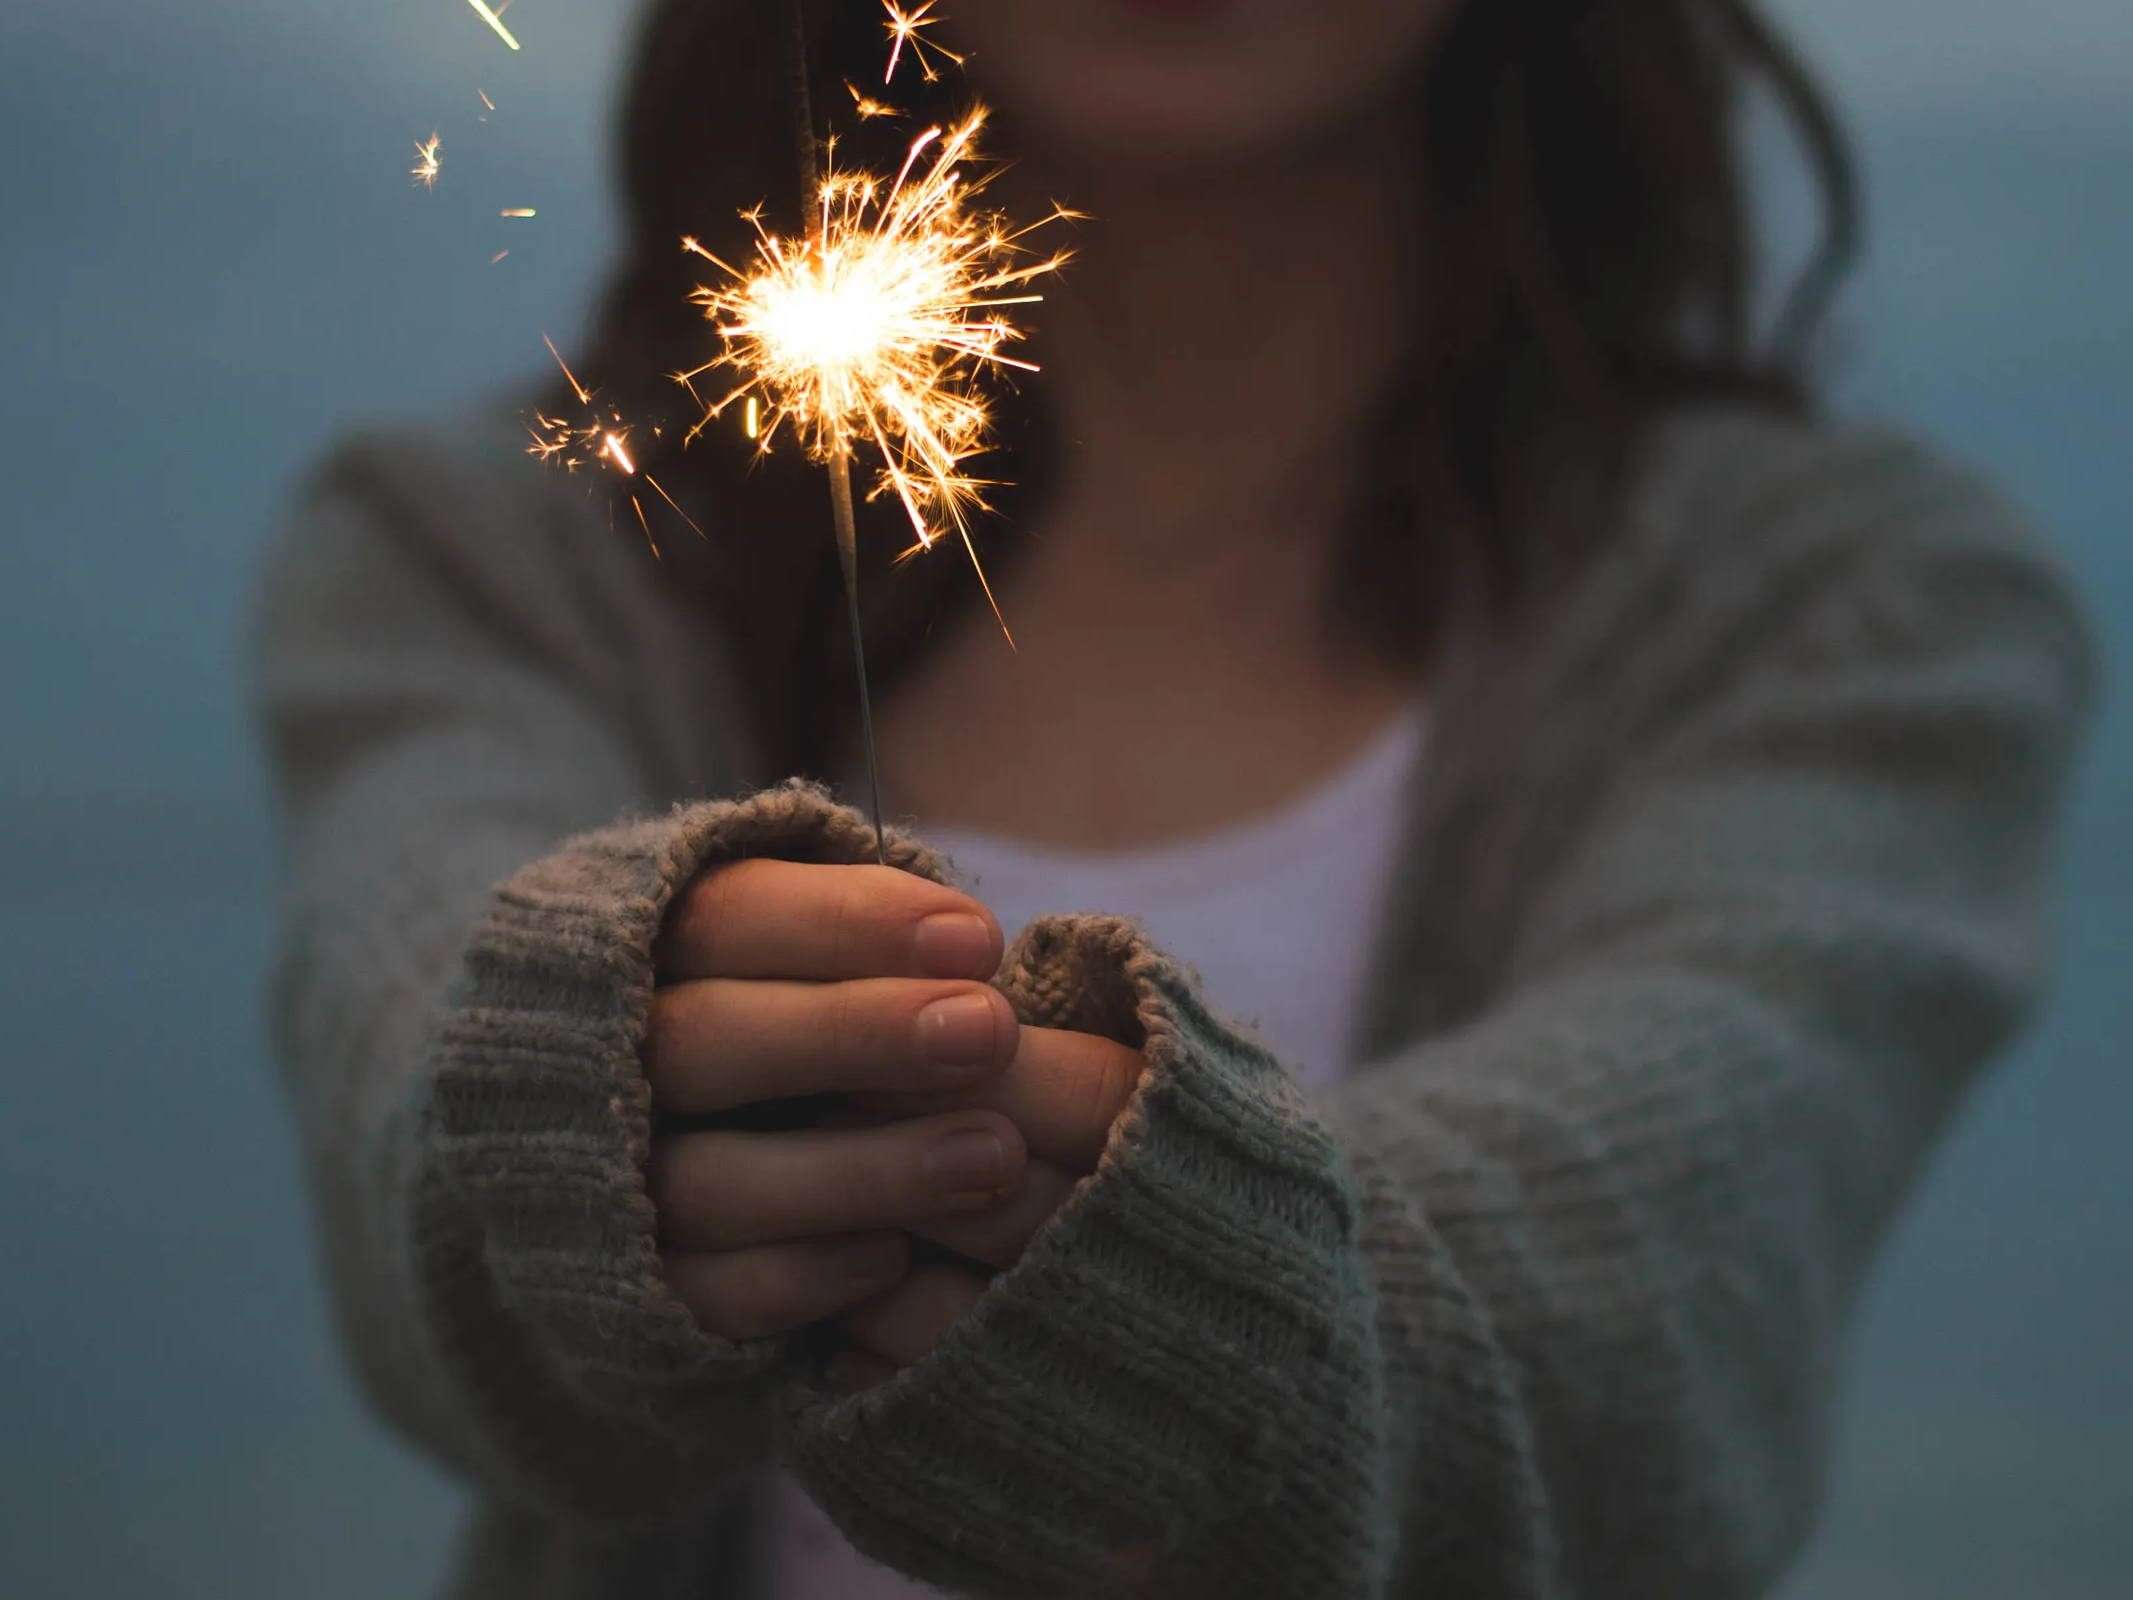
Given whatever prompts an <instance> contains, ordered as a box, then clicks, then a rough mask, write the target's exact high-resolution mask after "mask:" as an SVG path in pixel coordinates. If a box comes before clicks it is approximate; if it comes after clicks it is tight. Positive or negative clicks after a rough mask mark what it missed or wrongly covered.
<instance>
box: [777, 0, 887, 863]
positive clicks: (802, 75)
mask: <svg viewBox="0 0 2133 1600" xmlns="http://www.w3.org/2000/svg"><path fill="white" fill-rule="evenodd" d="M805 3H806V0H787V6H786V10H787V13H788V15H789V16H790V17H791V19H792V27H791V30H790V34H789V37H790V40H791V44H792V78H793V109H794V113H795V115H796V116H797V118H798V124H797V132H798V134H799V145H800V183H801V190H802V197H803V201H804V203H805V205H806V206H807V210H808V214H809V215H810V216H811V217H812V218H813V219H814V220H813V221H812V222H811V223H810V224H809V229H810V232H811V234H812V238H813V243H814V245H815V247H816V248H817V249H819V248H820V247H821V245H822V234H823V224H822V211H821V208H820V207H819V206H817V205H816V203H815V197H816V196H817V195H818V194H819V193H820V192H821V189H822V154H821V148H820V146H818V145H817V144H816V143H815V112H814V97H813V95H812V93H811V92H810V91H809V88H808V54H807V15H806V11H805ZM828 466H829V480H830V514H831V516H832V517H833V518H834V519H835V521H836V528H837V564H838V566H839V567H840V568H841V569H842V571H843V574H844V612H845V620H846V622H847V623H848V624H849V625H850V628H851V633H852V670H853V672H854V673H855V674H856V675H857V677H858V681H859V734H860V740H861V743H862V744H863V745H864V746H865V749H866V763H867V789H868V794H869V799H870V800H871V802H872V804H873V810H874V859H875V860H876V861H877V862H879V863H880V864H881V865H883V866H887V865H888V864H889V855H888V847H887V846H886V844H885V843H884V842H883V834H882V831H881V765H880V763H879V761H878V760H877V759H876V758H875V754H874V707H873V704H872V702H871V699H870V697H869V695H868V693H867V655H866V640H865V638H864V636H863V634H862V633H861V630H860V626H859V530H858V523H857V519H856V518H855V517H854V515H853V512H852V448H851V445H850V444H849V443H848V442H844V441H841V440H840V442H839V444H838V446H837V448H836V449H835V450H834V451H832V452H831V454H830V458H829V462H828Z"/></svg>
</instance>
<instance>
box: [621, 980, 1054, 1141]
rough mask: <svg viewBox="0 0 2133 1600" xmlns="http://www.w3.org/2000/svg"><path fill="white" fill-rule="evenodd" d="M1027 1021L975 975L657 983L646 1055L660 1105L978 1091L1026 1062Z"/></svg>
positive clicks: (696, 1109) (692, 1109)
mask: <svg viewBox="0 0 2133 1600" xmlns="http://www.w3.org/2000/svg"><path fill="white" fill-rule="evenodd" d="M1020 1031H1021V1029H1020V1025H1019V1024H1018V1023H1017V1022H1016V1021H1015V1013H1014V1008H1013V1007H1011V1006H1010V1005H1008V1003H1007V999H1006V997H1005V996H1004V995H1002V994H1001V993H1000V992H999V991H998V990H996V989H992V988H989V987H987V986H986V985H984V984H982V983H975V982H971V981H969V980H967V979H966V980H962V981H952V980H943V979H938V978H936V979H922V978H921V979H912V978H856V979H852V980H850V981H849V982H844V983H792V982H783V981H779V980H776V979H770V978H700V979H696V980H693V981H691V982H688V983H677V984H673V985H671V986H669V987H667V988H664V989H660V990H657V991H656V992H654V994H653V995H652V1003H651V1009H650V1010H649V1012H648V1013H647V1015H646V1024H645V1038H644V1046H643V1051H642V1056H643V1061H644V1072H645V1077H646V1079H647V1080H648V1081H649V1082H650V1084H651V1086H652V1102H653V1104H654V1105H656V1106H658V1107H659V1108H660V1109H661V1110H662V1111H673V1112H682V1113H702V1112H712V1111H724V1110H727V1109H728V1108H730V1107H733V1106H741V1105H750V1104H753V1103H755V1102H757V1101H762V1100H777V1099H784V1098H788V1097H790V1096H794V1095H805V1094H819V1093H824V1092H828V1091H831V1090H838V1089H890V1088H900V1089H912V1088H925V1089H938V1088H943V1087H968V1086H969V1085H970V1084H972V1083H974V1082H977V1081H979V1080H981V1079H983V1078H986V1077H989V1076H991V1075H992V1074H994V1073H996V1072H999V1071H1000V1070H1001V1069H1002V1068H1004V1067H1005V1066H1006V1065H1007V1064H1008V1062H1009V1061H1011V1060H1012V1059H1013V1058H1014V1054H1015V1047H1016V1038H1017V1035H1018V1034H1019V1033H1020Z"/></svg>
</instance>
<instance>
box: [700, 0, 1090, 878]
mask: <svg viewBox="0 0 2133 1600" xmlns="http://www.w3.org/2000/svg"><path fill="white" fill-rule="evenodd" d="M887 3H888V11H889V16H890V19H891V20H890V33H891V35H892V36H893V37H894V38H895V40H896V44H897V48H898V49H899V50H900V49H901V47H902V45H903V44H904V43H905V42H906V41H907V40H908V41H909V42H910V43H911V44H912V46H913V53H914V55H919V53H920V51H921V50H935V51H938V52H939V53H940V54H941V55H943V56H944V57H946V58H947V59H949V60H957V59H959V58H957V57H954V56H952V55H950V54H949V53H948V52H946V51H944V50H940V47H939V46H936V45H932V44H931V43H930V42H928V41H924V40H921V39H920V38H919V37H918V34H917V30H918V29H919V28H921V27H924V26H926V25H927V24H928V23H930V22H931V21H932V20H934V19H932V18H931V17H930V16H929V15H928V13H929V12H930V11H931V9H932V8H931V5H930V3H929V4H925V5H920V6H918V7H916V8H915V9H914V10H912V11H909V12H906V11H903V10H900V9H899V8H898V7H897V6H896V5H895V4H894V3H893V0H887ZM792 20H793V39H794V49H795V62H796V77H797V80H798V99H799V103H798V113H799V119H800V157H801V168H802V174H803V178H804V192H805V193H806V194H807V195H808V196H809V198H810V207H811V214H810V224H809V232H808V237H807V238H806V240H805V241H791V240H786V239H783V238H781V237H779V236H778V235H777V234H775V233H772V232H771V231H770V230H769V229H768V228H766V227H765V226H764V224H763V221H762V216H761V213H760V211H757V212H749V213H743V215H744V217H745V218H746V220H747V221H748V222H749V223H750V225H751V226H752V227H753V228H754V229H755V234H756V261H755V264H754V267H753V270H752V271H745V272H744V271H742V270H741V269H739V268H737V267H734V266H732V265H730V264H729V263H727V262H724V261H721V260H720V259H719V258H718V257H717V256H715V255H713V254H712V253H711V252H710V251H708V250H706V249H705V248H704V247H703V246H702V245H701V244H699V243H698V242H697V241H696V240H694V239H684V240H683V241H682V245H683V248H684V249H686V250H688V251H690V252H692V253H694V254H696V255H699V256H701V257H703V258H704V259H705V260H706V261H708V262H710V263H711V264H712V265H714V266H716V267H718V268H719V269H720V270H721V271H722V272H723V273H725V275H726V278H727V280H728V281H727V282H726V283H725V284H724V285H722V286H720V287H716V288H712V287H706V288H700V289H699V290H698V291H697V292H696V293H695V294H694V295H693V296H692V297H691V298H692V299H693V300H694V301H695V302H696V303H697V304H698V305H700V306H702V307H703V309H704V313H705V315H706V316H707V317H708V318H709V319H710V320H711V321H712V322H713V324H714V325H716V327H717V328H718V331H719V334H720V336H721V338H722V339H723V340H724V341H725V351H724V353H723V354H722V355H721V356H719V357H718V358H717V359H716V360H714V361H712V362H710V363H707V364H706V365H705V366H703V367H699V368H697V369H696V370H695V371H693V372H686V373H682V374H679V375H678V376H679V378H680V381H682V382H683V383H685V384H688V385H690V393H691V394H692V395H695V394H696V390H695V388H694V380H695V379H697V378H699V377H701V376H703V375H704V374H706V373H708V372H710V371H712V370H713V369H715V368H720V367H731V368H734V369H737V370H738V371H739V372H740V373H741V374H742V377H741V381H740V382H739V383H738V384H736V385H735V386H734V388H733V389H732V390H731V391H730V392H729V393H727V394H726V395H725V396H724V397H723V398H721V399H720V400H718V401H716V402H714V403H711V404H709V405H706V406H704V415H703V418H702V419H701V420H700V421H699V422H698V424H697V426H696V428H694V429H692V430H691V433H690V437H691V438H693V437H694V436H695V434H696V433H698V432H701V431H702V429H703V428H704V427H706V426H708V425H709V423H710V422H711V421H712V420H714V419H715V418H717V417H718V416H720V415H721V414H722V413H723V412H724V410H725V409H726V408H727V407H728V406H730V405H731V404H733V403H734V402H735V401H736V400H746V401H747V402H749V404H750V407H751V409H750V411H749V414H748V415H749V433H750V437H752V438H757V439H758V441H759V449H761V450H763V451H765V452H767V451H768V450H769V449H770V446H771V442H772V441H773V440H774V439H775V438H776V436H777V434H778V433H779V431H780V430H781V429H783V428H788V427H789V428H790V429H791V431H792V432H793V433H794V434H795V435H796V436H797V437H798V438H799V439H800V440H801V441H802V442H803V444H804V446H805V448H806V450H807V453H808V455H809V456H810V457H811V458H812V459H814V460H816V461H819V462H821V463H822V464H823V465H824V466H825V467H826V468H827V469H828V472H829V480H830V504H831V510H832V514H833V516H834V518H835V524H836V533H837V550H838V557H839V560H840V562H841V564H842V568H843V574H844V588H845V601H846V613H847V620H848V623H849V626H850V630H851V637H852V652H853V656H854V658H855V661H856V663H857V670H858V674H859V711H860V726H861V734H862V738H863V741H864V745H865V754H866V763H867V777H868V783H869V786H870V789H871V791H872V800H873V810H874V834H875V853H876V856H877V858H879V857H880V856H881V855H882V844H881V840H882V833H881V781H880V776H879V771H878V765H877V762H876V760H875V753H874V728H873V714H872V709H871V706H870V705H869V701H868V695H867V682H866V664H865V659H866V658H865V645H864V641H863V639H862V637H861V633H860V621H859V574H858V557H857V551H856V544H857V534H856V529H855V523H854V517H853V509H852V480H851V468H852V457H853V454H854V452H855V449H856V448H857V447H859V446H861V445H870V446H872V447H873V449H874V450H875V451H876V452H877V454H878V455H879V458H880V474H879V478H878V481H877V484H876V487H875V489H874V491H873V494H872V495H870V496H869V498H870V499H872V498H877V497H879V496H882V495H885V494H886V495H894V496H895V497H896V498H897V500H899V501H900V502H901V504H902V505H903V508H904V511H905V514H906V516H907V517H908V518H909V519H910V522H911V526H912V529H913V531H914V533H915V534H916V536H917V541H918V542H917V544H916V545H915V546H913V551H912V552H906V553H907V554H909V553H913V552H915V551H916V550H919V549H927V548H930V547H931V546H932V545H933V544H934V543H935V542H936V541H937V540H938V539H940V538H941V537H943V536H944V535H945V534H948V533H951V532H952V533H953V534H955V535H956V536H957V538H958V539H959V540H960V541H961V543H962V545H963V548H964V550H965V552H966V553H967V554H968V555H969V556H970V560H971V564H972V566H973V567H974V568H976V570H977V574H978V581H979V583H980V585H981V586H982V587H983V588H984V591H985V597H986V600H987V602H988V603H989V604H991V606H992V609H993V615H994V616H995V618H998V619H999V620H1000V626H1001V630H1002V632H1003V633H1004V632H1006V631H1007V624H1006V621H1005V619H1004V618H1000V608H999V603H998V601H997V600H996V599H995V598H994V596H993V593H992V586H991V584H990V583H988V582H987V581H986V579H985V573H984V568H983V566H982V564H981V563H979V561H978V556H977V549H976V546H975V544H974V543H973V542H972V539H971V525H970V519H971V514H972V513H973V512H975V511H978V510H982V509H984V508H985V500H984V491H985V490H986V489H987V488H990V487H995V484H994V483H992V482H991V481H990V480H987V479H983V478H979V477H976V476H973V475H972V474H971V472H970V471H969V470H968V467H967V463H968V462H969V461H970V459H971V458H972V457H973V456H976V455H978V454H981V453H982V452H983V451H984V450H985V449H986V448H988V446H989V443H990V431H991V414H990V411H989V408H988V407H987V405H986V402H985V397H984V395H983V393H982V391H981V389H980V387H979V381H978V380H979V379H980V377H981V375H983V374H985V373H987V372H989V371H993V370H996V369H1001V368H1015V369H1019V370H1022V371H1026V372H1034V371H1036V370H1037V369H1036V367H1035V366H1034V365H1033V364H1031V363H1029V362H1026V361H1020V360H1016V359H1014V358H1012V357H1010V356H1008V355H1006V354H1004V353H1003V347H1005V346H1006V345H1008V344H1009V343H1011V342H1012V341H1014V340H1016V339H1018V338H1020V337H1021V336H1022V335H1021V330H1020V329H1019V328H1017V327H1016V326H1015V325H1014V324H1013V323H1012V322H1010V321H1009V320H1008V319H1007V318H1006V317H1005V316H1004V315H1002V313H1003V312H1004V311H1005V310H1006V309H1007V308H1009V307H1012V306H1019V305H1030V304H1034V303H1036V302H1037V301H1038V300H1040V299H1041V298H1042V296H1040V295H1037V294H1032V293H1021V292H1015V291H1018V290H1022V289H1025V288H1026V286H1027V285H1028V284H1029V282H1030V281H1031V280H1032V279H1035V278H1038V277H1040V276H1042V275H1044V274H1045V273H1048V272H1051V271H1053V270H1055V269H1056V268H1058V267H1059V266H1060V265H1061V264H1062V263H1063V262H1064V261H1065V259H1066V257H1065V256H1064V254H1057V255H1053V256H1051V257H1048V258H1047V259H1044V260H1041V261H1036V262H1030V261H1028V260H1027V259H1026V258H1027V257H1028V255H1029V250H1028V248H1027V247H1026V246H1024V245H1023V243H1022V240H1023V239H1024V238H1025V237H1027V236H1028V235H1029V234H1030V233H1033V232H1035V231H1036V230H1037V229H1038V228H1041V227H1043V226H1045V225H1046V224H1047V223H1050V222H1053V221H1058V220H1062V219H1064V218H1067V217H1071V216H1072V215H1073V213H1071V212H1069V211H1066V210H1065V209H1064V208H1060V207H1055V208H1054V209H1053V211H1052V213H1051V214H1050V215H1049V216H1047V217H1045V218H1044V219H1042V220H1041V221H1040V222H1037V223H1035V224H1033V225H1032V226H1030V227H1028V228H1022V229H1019V230H1017V229H1012V228H1010V227H1009V225H1008V223H1007V222H1006V220H1005V219H1004V218H1003V217H1001V216H999V215H997V214H995V213H992V212H989V211H985V210H983V209H981V208H979V207H978V206H977V205H976V204H975V203H974V202H975V200H976V197H977V196H978V195H979V193H980V192H981V191H982V189H983V188H984V186H985V182H986V180H985V179H984V178H982V177H980V178H971V177H967V176H966V175H965V174H964V170H963V167H964V163H966V162H969V161H973V160H975V158H976V149H977V140H978V136H979V134H980V132H981V131H982V130H983V127H984V123H985V113H984V111H983V109H982V108H980V109H975V110H973V111H972V112H970V114H969V115H968V116H967V117H966V118H965V119H964V120H963V122H962V123H960V124H959V125H958V126H956V127H955V128H953V129H951V130H947V131H945V132H944V131H943V130H942V129H939V128H935V129H931V130H929V131H928V132H926V133H924V134H922V135H920V136H919V138H918V139H917V140H916V142H914V143H913V144H912V146H911V147H910V151H909V153H908V154H907V155H906V156H905V158H904V163H903V166H902V168H901V170H900V171H899V172H898V173H897V175H896V177H895V179H894V180H893V181H890V182H886V183H884V182H883V181H881V180H880V179H878V178H875V177H873V176H871V175H869V174H866V173H860V172H849V171H841V170H839V169H838V168H837V167H836V165H835V158H836V152H835V147H834V144H832V146H831V148H830V150H829V153H828V158H827V161H826V162H825V160H824V158H823V156H822V154H821V153H820V151H819V150H818V148H817V146H816V143H815V133H814V124H813V115H812V111H811V108H810V106H809V104H808V95H807V65H806V63H807V57H806V40H805V35H804V32H803V31H802V25H801V21H800V9H799V6H798V4H797V0H795V3H794V4H793V6H792ZM920 59H921V61H922V62H923V59H924V58H923V57H922V56H921V57H920ZM894 70H895V60H894V57H893V56H892V59H891V63H890V71H891V72H892V74H893V72H894ZM927 76H928V77H932V76H934V74H933V72H932V71H931V70H930V69H929V70H928V72H927ZM854 97H855V99H862V101H863V97H860V96H858V95H857V92H856V91H854ZM866 109H867V106H866V104H865V103H862V106H861V110H862V112H865V111H866ZM698 403H699V404H703V402H702V400H701V398H700V397H699V398H698ZM758 403H760V406H761V410H760V411H758V410H757V409H755V408H756V406H757V404H758ZM1008 637H1009V643H1010V644H1012V643H1013V636H1012V635H1011V634H1010V635H1009V636H1008Z"/></svg>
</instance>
